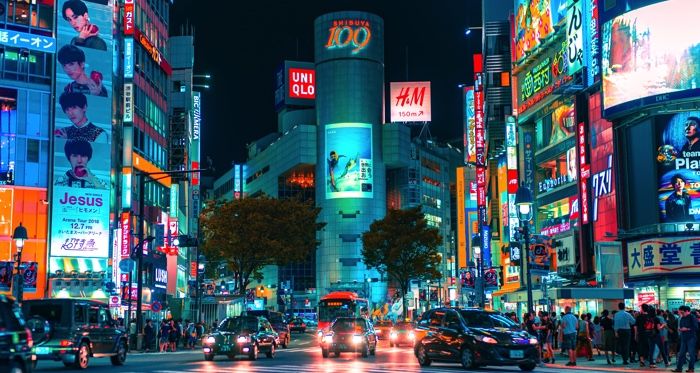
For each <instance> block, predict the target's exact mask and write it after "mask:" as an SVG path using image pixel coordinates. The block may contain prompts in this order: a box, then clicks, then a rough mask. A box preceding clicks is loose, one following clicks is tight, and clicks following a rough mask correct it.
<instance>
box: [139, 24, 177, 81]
mask: <svg viewBox="0 0 700 373" xmlns="http://www.w3.org/2000/svg"><path fill="white" fill-rule="evenodd" d="M134 37H135V39H136V40H138V42H139V44H141V46H142V47H143V48H144V49H146V52H148V55H149V56H151V59H152V60H153V61H155V62H156V63H157V64H158V66H160V68H161V69H163V71H165V73H166V74H168V76H170V75H172V74H173V68H172V67H171V66H170V64H169V63H168V61H166V60H165V58H163V56H162V55H161V54H160V51H159V50H158V48H156V47H155V45H153V43H151V41H150V40H148V37H147V36H146V35H144V34H143V33H142V32H141V30H139V29H138V28H136V27H134Z"/></svg>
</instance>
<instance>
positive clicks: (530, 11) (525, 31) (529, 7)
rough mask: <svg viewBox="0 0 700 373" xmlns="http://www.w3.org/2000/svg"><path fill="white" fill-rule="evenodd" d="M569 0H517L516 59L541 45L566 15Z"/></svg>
mask: <svg viewBox="0 0 700 373" xmlns="http://www.w3.org/2000/svg"><path fill="white" fill-rule="evenodd" d="M566 4H567V0H515V60H516V61H518V60H520V59H522V58H523V57H525V54H526V53H527V52H529V51H531V50H533V49H535V48H536V47H537V46H539V45H540V43H541V40H542V39H546V38H547V37H548V36H549V35H551V34H552V33H554V26H555V25H557V24H558V23H559V21H560V20H561V19H564V17H566Z"/></svg>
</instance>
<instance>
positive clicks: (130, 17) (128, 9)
mask: <svg viewBox="0 0 700 373" xmlns="http://www.w3.org/2000/svg"><path fill="white" fill-rule="evenodd" d="M123 27H124V35H133V34H134V0H125V1H124V24H123Z"/></svg>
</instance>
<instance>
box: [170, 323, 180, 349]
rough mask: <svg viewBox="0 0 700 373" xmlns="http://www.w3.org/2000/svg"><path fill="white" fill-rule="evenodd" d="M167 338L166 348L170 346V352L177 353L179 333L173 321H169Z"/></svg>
mask: <svg viewBox="0 0 700 373" xmlns="http://www.w3.org/2000/svg"><path fill="white" fill-rule="evenodd" d="M168 329H169V331H170V333H169V336H168V346H170V351H172V352H175V351H177V339H178V334H179V333H180V332H179V331H178V330H177V325H175V320H173V319H170V325H169V328H168Z"/></svg>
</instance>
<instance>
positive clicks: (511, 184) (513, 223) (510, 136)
mask: <svg viewBox="0 0 700 373" xmlns="http://www.w3.org/2000/svg"><path fill="white" fill-rule="evenodd" d="M517 136H518V134H517V125H516V121H515V117H514V116H512V115H509V116H507V117H506V169H507V170H508V171H507V177H508V234H506V237H505V239H504V241H506V242H510V241H512V240H513V236H514V235H515V232H517V230H518V227H519V226H520V220H519V219H518V210H517V208H516V206H515V194H516V193H517V192H518V155H517V154H518V148H517V146H518V143H517V140H516V139H517Z"/></svg>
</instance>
